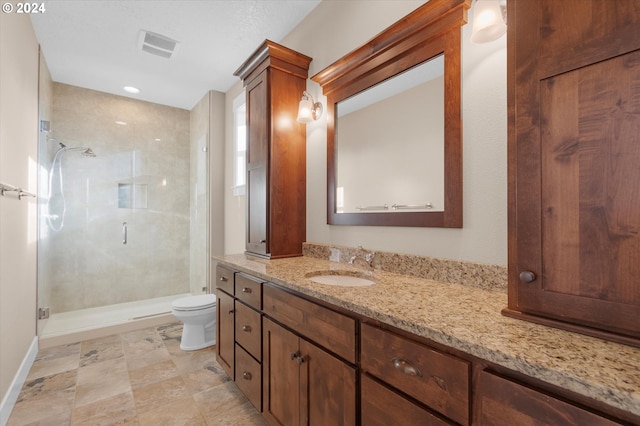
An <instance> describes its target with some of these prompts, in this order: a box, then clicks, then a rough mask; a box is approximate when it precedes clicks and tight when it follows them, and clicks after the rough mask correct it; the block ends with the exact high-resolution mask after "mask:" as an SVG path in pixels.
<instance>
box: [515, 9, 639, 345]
mask: <svg viewBox="0 0 640 426" xmlns="http://www.w3.org/2000/svg"><path fill="white" fill-rule="evenodd" d="M508 4H509V7H510V9H509V10H510V11H509V12H508V13H509V31H510V33H509V69H510V71H509V76H510V86H511V87H510V90H509V101H510V102H509V104H510V105H509V114H510V117H514V118H515V120H511V122H510V130H509V131H510V135H509V139H510V140H509V146H510V152H509V162H510V168H509V169H510V206H511V207H510V218H509V227H510V233H509V234H510V253H509V259H510V260H509V263H510V266H509V269H510V271H509V273H510V277H509V279H510V295H509V308H511V309H513V310H516V311H520V312H525V313H530V314H532V315H540V316H545V317H549V318H551V319H555V320H559V321H567V322H572V323H576V324H579V325H585V326H588V327H593V328H600V329H604V330H607V331H611V332H614V333H619V334H622V335H627V336H629V335H630V336H634V337H635V338H640V286H639V285H638V277H639V276H640V262H638V259H639V258H640V185H638V182H640V168H639V167H638V164H640V136H639V135H640V2H638V1H617V2H615V7H611V6H612V5H611V3H610V2H608V1H604V0H563V1H557V0H518V1H514V2H509V3H508ZM527 272H532V273H533V274H528V273H527Z"/></svg>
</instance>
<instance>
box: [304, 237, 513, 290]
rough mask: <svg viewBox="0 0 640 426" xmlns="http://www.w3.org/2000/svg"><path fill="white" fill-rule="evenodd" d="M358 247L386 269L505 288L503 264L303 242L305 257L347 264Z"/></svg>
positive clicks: (444, 281) (439, 280) (468, 284)
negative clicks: (371, 254) (370, 254)
mask: <svg viewBox="0 0 640 426" xmlns="http://www.w3.org/2000/svg"><path fill="white" fill-rule="evenodd" d="M359 250H364V251H365V252H366V253H373V254H374V256H373V261H372V264H373V267H374V268H375V269H379V270H382V271H385V272H391V273H394V274H403V275H410V276H413V277H416V278H425V279H429V280H434V281H438V282H443V283H450V284H462V285H467V286H472V287H478V288H482V289H484V290H492V291H500V292H505V293H506V291H507V268H506V267H505V266H499V265H489V264H482V263H474V262H465V261H460V260H450V259H439V258H435V257H427V256H418V255H413V254H401V253H392V252H386V251H379V250H370V249H367V248H366V247H363V248H362V249H360V248H356V247H347V246H336V245H329V244H322V243H312V242H306V243H303V245H302V254H303V255H304V256H307V257H313V258H316V259H322V260H329V261H332V262H340V263H349V260H350V259H351V258H352V257H353V256H355V255H356V253H358V251H359Z"/></svg>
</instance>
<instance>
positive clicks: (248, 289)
mask: <svg viewBox="0 0 640 426" xmlns="http://www.w3.org/2000/svg"><path fill="white" fill-rule="evenodd" d="M242 292H243V293H249V294H251V293H252V291H251V289H250V288H249V287H242Z"/></svg>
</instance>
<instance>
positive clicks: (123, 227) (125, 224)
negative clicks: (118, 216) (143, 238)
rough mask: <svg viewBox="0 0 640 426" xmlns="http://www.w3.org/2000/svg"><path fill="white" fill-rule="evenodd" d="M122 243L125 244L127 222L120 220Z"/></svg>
mask: <svg viewBox="0 0 640 426" xmlns="http://www.w3.org/2000/svg"><path fill="white" fill-rule="evenodd" d="M122 244H127V222H122Z"/></svg>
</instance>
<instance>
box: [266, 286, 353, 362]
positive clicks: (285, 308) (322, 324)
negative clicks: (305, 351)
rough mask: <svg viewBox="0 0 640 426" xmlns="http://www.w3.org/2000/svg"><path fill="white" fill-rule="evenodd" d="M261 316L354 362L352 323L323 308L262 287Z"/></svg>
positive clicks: (271, 288)
mask: <svg viewBox="0 0 640 426" xmlns="http://www.w3.org/2000/svg"><path fill="white" fill-rule="evenodd" d="M263 292H264V313H265V314H266V315H269V316H270V317H271V318H274V319H275V320H277V321H279V322H281V323H282V324H285V325H286V326H287V327H290V328H291V329H293V330H296V332H298V333H299V334H300V335H302V336H305V337H307V338H308V339H310V340H312V341H314V342H316V343H317V344H319V345H320V346H323V347H325V348H326V349H328V350H329V351H332V352H333V353H335V354H337V355H338V356H341V357H342V358H344V359H345V360H347V361H349V362H351V363H355V361H356V344H355V343H356V342H355V340H356V337H355V336H356V321H355V320H354V319H353V318H350V317H348V316H346V315H342V314H339V313H337V312H334V311H332V310H330V309H327V308H325V307H323V306H320V305H317V304H315V303H313V302H309V301H307V300H304V299H302V298H300V297H297V296H294V295H292V294H289V293H287V292H285V291H282V290H279V289H277V288H275V287H273V286H271V285H266V284H265V286H264V289H263Z"/></svg>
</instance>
